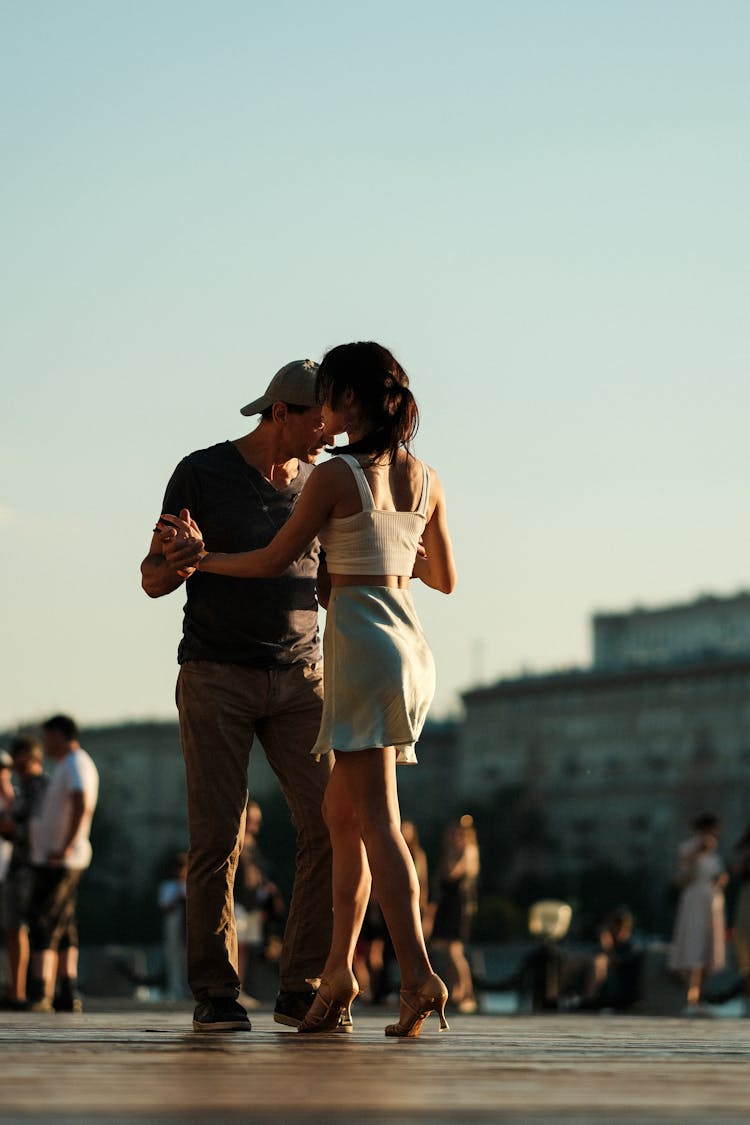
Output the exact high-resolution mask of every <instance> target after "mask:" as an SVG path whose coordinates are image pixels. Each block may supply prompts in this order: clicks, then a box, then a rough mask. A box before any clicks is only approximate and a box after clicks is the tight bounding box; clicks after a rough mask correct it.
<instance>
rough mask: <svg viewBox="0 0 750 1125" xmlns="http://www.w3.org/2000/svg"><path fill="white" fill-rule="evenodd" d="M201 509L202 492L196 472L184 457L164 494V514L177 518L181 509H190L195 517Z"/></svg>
mask: <svg viewBox="0 0 750 1125" xmlns="http://www.w3.org/2000/svg"><path fill="white" fill-rule="evenodd" d="M199 507H200V490H199V487H198V481H197V479H196V474H195V470H194V469H193V466H192V465H191V463H190V459H189V458H188V457H183V459H182V461H180V463H179V465H178V466H177V468H176V469H175V471H174V472H173V473H172V476H171V477H170V478H169V483H168V484H167V488H166V492H165V493H164V503H163V504H162V509H161V510H162V511H163V512H170V513H171V514H172V515H174V516H177V515H179V514H180V509H182V508H189V509H190V512H191V513H192V514H193V515H195V514H196V513H197V511H198V509H199Z"/></svg>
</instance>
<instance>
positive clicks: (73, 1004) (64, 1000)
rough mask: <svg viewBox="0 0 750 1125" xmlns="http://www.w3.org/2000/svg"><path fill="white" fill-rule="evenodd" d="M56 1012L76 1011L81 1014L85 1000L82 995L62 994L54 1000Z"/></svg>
mask: <svg viewBox="0 0 750 1125" xmlns="http://www.w3.org/2000/svg"><path fill="white" fill-rule="evenodd" d="M53 1006H54V1009H55V1011H56V1012H76V1013H77V1014H79V1015H80V1013H81V1012H82V1011H83V1001H82V1000H81V997H80V996H77V995H76V996H60V997H57V998H56V999H55V1000H54V1001H53Z"/></svg>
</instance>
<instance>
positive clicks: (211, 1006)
mask: <svg viewBox="0 0 750 1125" xmlns="http://www.w3.org/2000/svg"><path fill="white" fill-rule="evenodd" d="M193 1031H250V1020H249V1019H248V1018H247V1012H246V1011H245V1009H244V1008H243V1007H242V1005H241V1004H238V1003H237V1001H236V1000H232V998H231V997H230V996H213V997H211V999H210V1000H201V1001H200V1002H199V1003H198V1004H196V1005H195V1011H194V1012H193Z"/></svg>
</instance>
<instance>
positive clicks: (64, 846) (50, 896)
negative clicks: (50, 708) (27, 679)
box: [29, 715, 99, 1012]
mask: <svg viewBox="0 0 750 1125" xmlns="http://www.w3.org/2000/svg"><path fill="white" fill-rule="evenodd" d="M42 738H43V742H44V751H45V754H46V755H47V757H48V758H49V759H51V760H52V761H54V762H55V768H54V770H53V771H52V775H51V777H50V781H49V785H48V786H47V790H46V792H45V794H44V800H43V801H42V804H41V806H40V808H39V811H38V814H37V815H36V816H35V817H34V818H33V819H32V821H31V823H30V826H29V835H30V841H31V862H32V864H33V868H34V888H33V891H32V899H31V907H30V911H29V913H30V925H29V937H30V942H31V951H32V961H31V969H32V980H31V985H30V996H29V998H30V1000H31V1001H32V1004H31V1008H32V1011H38V1012H51V1011H59V1012H60V1011H62V1012H80V1011H81V1010H82V1008H81V1000H80V997H79V995H78V928H77V923H76V904H77V898H78V885H79V883H80V880H81V875H82V873H83V872H84V871H85V870H86V868H87V867H88V866H89V864H90V863H91V841H90V838H89V836H90V832H91V821H92V818H93V815H94V809H95V808H96V802H97V797H98V795H99V774H98V771H97V768H96V766H95V765H94V763H93V761H92V760H91V758H90V757H89V755H88V754H87V753H86V751H85V750H84V749H82V747H81V745H80V742H79V741H78V739H79V731H78V727H77V725H76V723H75V721H74V720H73V719H71V718H70V717H69V716H68V715H54V716H53V717H52V718H51V719H48V720H47V721H46V722H45V723H43V724H42ZM56 969H57V977H58V983H59V992H58V995H57V996H55V970H56Z"/></svg>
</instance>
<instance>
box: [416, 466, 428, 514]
mask: <svg viewBox="0 0 750 1125" xmlns="http://www.w3.org/2000/svg"><path fill="white" fill-rule="evenodd" d="M429 500H430V470H429V469H428V468H427V466H426V465H425V463H424V461H423V462H422V495H421V496H420V497H419V507H418V508H417V512H418V513H419V515H420V516H424V518H425V519H427V505H428V503H429Z"/></svg>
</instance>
